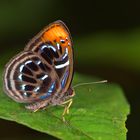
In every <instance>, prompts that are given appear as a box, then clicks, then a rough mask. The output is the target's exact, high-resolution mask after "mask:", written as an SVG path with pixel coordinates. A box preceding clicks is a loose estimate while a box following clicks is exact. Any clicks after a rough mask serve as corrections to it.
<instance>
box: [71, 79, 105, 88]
mask: <svg viewBox="0 0 140 140" xmlns="http://www.w3.org/2000/svg"><path fill="white" fill-rule="evenodd" d="M106 82H107V80H102V81H97V82H87V83H79V84H76V85H74V86H73V88H77V87H79V86H85V85H92V84H102V83H106Z"/></svg>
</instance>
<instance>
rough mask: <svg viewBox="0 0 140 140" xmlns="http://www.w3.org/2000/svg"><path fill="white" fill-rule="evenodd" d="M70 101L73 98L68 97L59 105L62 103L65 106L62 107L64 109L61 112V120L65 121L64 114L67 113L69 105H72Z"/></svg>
mask: <svg viewBox="0 0 140 140" xmlns="http://www.w3.org/2000/svg"><path fill="white" fill-rule="evenodd" d="M72 102H73V100H72V99H69V100H67V101H65V102H63V103H62V104H61V105H64V106H65V108H64V111H63V113H62V120H63V121H64V122H65V114H69V108H70V106H71V105H72Z"/></svg>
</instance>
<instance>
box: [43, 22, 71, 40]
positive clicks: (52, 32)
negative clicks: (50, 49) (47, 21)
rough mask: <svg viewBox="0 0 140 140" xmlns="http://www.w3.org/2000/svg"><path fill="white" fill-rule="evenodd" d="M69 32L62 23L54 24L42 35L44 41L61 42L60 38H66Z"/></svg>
mask: <svg viewBox="0 0 140 140" xmlns="http://www.w3.org/2000/svg"><path fill="white" fill-rule="evenodd" d="M68 36H69V35H68V32H67V31H66V29H64V27H63V26H61V25H60V24H53V25H52V26H50V27H49V28H48V29H47V31H45V33H44V34H43V36H42V40H43V41H44V42H47V41H51V42H55V41H56V42H60V39H62V40H65V39H66V38H67V37H68Z"/></svg>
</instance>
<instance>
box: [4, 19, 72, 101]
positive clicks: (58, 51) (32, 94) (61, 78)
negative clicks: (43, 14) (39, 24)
mask: <svg viewBox="0 0 140 140" xmlns="http://www.w3.org/2000/svg"><path fill="white" fill-rule="evenodd" d="M72 76H73V48H72V41H71V37H70V34H69V31H68V29H67V27H66V26H65V25H64V23H63V22H61V21H57V22H54V23H52V24H50V25H49V26H47V27H46V28H44V29H43V30H42V31H41V32H40V33H39V34H38V35H37V36H35V37H34V38H33V39H32V40H31V41H30V42H29V43H28V45H27V46H26V47H25V49H24V51H23V52H21V53H20V54H18V55H17V56H15V57H14V58H13V59H12V60H11V61H10V62H9V63H8V64H7V66H6V70H5V73H4V83H5V91H6V93H7V94H8V96H10V97H11V98H12V99H14V100H16V101H18V102H25V103H32V102H36V101H40V100H46V99H48V98H50V97H52V96H53V95H55V94H58V93H61V94H64V93H65V92H67V90H68V89H69V88H70V85H71V80H72Z"/></svg>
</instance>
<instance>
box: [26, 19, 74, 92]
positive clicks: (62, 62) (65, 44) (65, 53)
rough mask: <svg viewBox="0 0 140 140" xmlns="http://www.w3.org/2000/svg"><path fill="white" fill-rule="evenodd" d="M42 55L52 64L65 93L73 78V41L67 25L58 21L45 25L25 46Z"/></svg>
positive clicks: (27, 49)
mask: <svg viewBox="0 0 140 140" xmlns="http://www.w3.org/2000/svg"><path fill="white" fill-rule="evenodd" d="M25 50H26V51H29V50H31V51H33V52H34V53H37V55H41V56H42V58H43V59H44V60H45V63H46V64H47V65H48V64H49V65H51V66H52V67H53V69H54V70H55V72H56V73H57V75H58V80H59V81H60V83H61V87H60V88H61V92H62V93H65V92H66V91H67V90H68V89H69V88H70V85H71V81H72V78H73V59H74V58H73V57H74V55H73V43H72V39H71V35H70V32H69V30H68V28H67V26H66V25H65V24H64V23H63V22H62V21H60V20H59V21H56V22H54V23H51V24H50V25H49V26H47V27H45V28H44V29H43V30H42V31H41V32H40V33H39V34H38V35H37V36H36V37H35V38H33V39H32V40H31V41H30V42H29V43H28V45H27V47H26V48H25Z"/></svg>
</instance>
